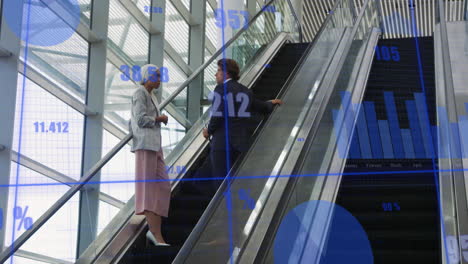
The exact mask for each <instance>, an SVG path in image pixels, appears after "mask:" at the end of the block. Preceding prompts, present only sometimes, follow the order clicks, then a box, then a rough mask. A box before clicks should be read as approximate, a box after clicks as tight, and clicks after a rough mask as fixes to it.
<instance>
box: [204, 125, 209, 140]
mask: <svg viewBox="0 0 468 264" xmlns="http://www.w3.org/2000/svg"><path fill="white" fill-rule="evenodd" d="M203 136H204V137H205V138H206V139H208V138H209V137H210V135H209V134H208V128H204V129H203Z"/></svg>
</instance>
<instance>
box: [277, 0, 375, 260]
mask: <svg viewBox="0 0 468 264" xmlns="http://www.w3.org/2000/svg"><path fill="white" fill-rule="evenodd" d="M364 8H366V9H365V12H364V17H363V19H362V20H361V21H360V24H358V25H357V26H358V29H357V31H356V33H355V35H354V36H353V39H352V42H351V47H350V50H349V51H348V53H347V55H346V58H345V61H344V64H343V67H342V69H341V71H340V73H339V75H338V79H337V82H336V84H335V85H334V87H333V92H332V94H331V97H330V100H329V101H328V103H327V105H326V108H325V111H324V115H323V117H322V119H321V120H320V124H319V127H318V130H317V133H316V135H315V137H314V138H313V141H312V142H311V143H310V144H311V147H310V148H309V149H308V152H307V153H306V155H305V157H304V160H303V161H302V167H301V168H300V169H299V171H298V172H297V173H296V175H299V176H301V175H304V177H297V180H296V184H295V189H294V190H293V193H292V194H291V196H290V200H289V201H288V205H287V206H286V208H285V209H284V210H285V212H290V211H291V210H292V209H294V208H295V207H296V206H298V205H300V204H302V203H304V202H306V201H310V200H318V199H320V194H321V189H322V188H323V184H324V179H325V176H323V175H327V174H328V175H329V176H327V177H337V175H338V174H339V173H340V171H329V165H330V164H331V162H332V159H333V158H335V157H336V154H335V153H336V151H339V155H338V158H339V159H342V160H345V159H346V158H347V153H346V152H345V151H346V145H347V144H348V143H349V142H350V139H349V131H347V130H346V129H349V128H348V126H349V124H350V123H349V122H353V120H351V119H352V118H353V116H355V115H353V114H349V113H351V112H353V111H357V110H356V109H357V108H356V107H357V104H356V103H355V102H351V95H352V93H353V90H354V83H353V78H352V74H353V71H354V70H355V69H356V67H359V65H360V56H359V55H358V54H360V52H361V51H362V50H363V49H365V48H366V46H367V40H368V38H369V36H370V33H371V31H372V29H373V27H378V20H377V16H376V13H377V12H376V9H375V5H374V1H369V4H368V5H367V6H364ZM348 117H349V118H348ZM344 120H346V121H344ZM348 121H349V122H348ZM328 191H331V190H328ZM305 215H307V214H305ZM307 216H309V215H307ZM303 220H304V219H298V221H300V222H301V223H303V224H304V228H306V230H307V229H308V228H309V225H311V224H312V223H313V220H310V221H309V220H307V221H306V220H304V222H302V221H303ZM297 239H299V238H297ZM315 242H319V241H315ZM291 243H294V241H291ZM270 246H272V245H270ZM296 246H298V247H301V246H305V245H304V244H303V243H297V245H296ZM290 252H292V251H290ZM268 254H270V257H271V258H272V257H273V248H270V249H269V253H268Z"/></svg>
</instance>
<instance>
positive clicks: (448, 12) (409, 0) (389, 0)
mask: <svg viewBox="0 0 468 264" xmlns="http://www.w3.org/2000/svg"><path fill="white" fill-rule="evenodd" d="M350 1H352V2H353V4H354V6H355V7H356V9H359V8H360V7H361V6H362V4H363V2H364V1H363V0H350ZM376 1H377V2H378V3H379V5H380V6H379V9H380V14H381V16H382V24H381V27H382V33H383V34H382V37H383V38H409V37H414V36H415V34H414V32H413V29H412V23H413V21H412V18H411V12H412V10H414V14H415V16H414V20H415V23H416V33H417V35H418V36H420V37H422V36H432V34H433V32H434V24H435V19H436V0H376ZM466 1H467V0H445V1H444V2H445V17H446V19H447V21H460V20H463V18H464V10H465V6H466ZM335 2H336V0H304V2H303V26H304V36H305V39H306V41H312V39H313V38H314V36H315V34H317V32H318V30H319V29H320V26H321V25H322V23H323V21H324V20H325V17H326V16H327V15H328V12H329V11H330V10H331V9H332V7H333V5H334V4H335Z"/></svg>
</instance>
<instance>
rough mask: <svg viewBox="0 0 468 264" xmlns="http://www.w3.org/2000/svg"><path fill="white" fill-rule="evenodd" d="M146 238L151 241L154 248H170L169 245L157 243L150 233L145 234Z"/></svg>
mask: <svg viewBox="0 0 468 264" xmlns="http://www.w3.org/2000/svg"><path fill="white" fill-rule="evenodd" d="M146 238H147V239H148V240H149V241H151V242H152V243H153V245H155V246H164V247H168V246H170V245H169V244H166V243H160V242H158V240H156V238H155V237H154V235H153V233H151V232H150V231H148V232H146Z"/></svg>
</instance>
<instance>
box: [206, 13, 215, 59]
mask: <svg viewBox="0 0 468 264" xmlns="http://www.w3.org/2000/svg"><path fill="white" fill-rule="evenodd" d="M205 28H206V29H205V30H206V33H205V34H206V36H207V38H208V39H209V40H210V41H211V43H212V44H213V46H215V47H217V43H218V42H217V34H218V28H217V27H216V19H215V16H214V11H213V8H211V6H210V5H209V4H207V5H206V20H205ZM205 54H206V53H205Z"/></svg>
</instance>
